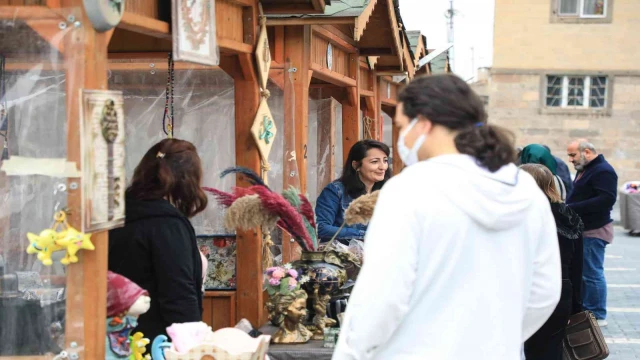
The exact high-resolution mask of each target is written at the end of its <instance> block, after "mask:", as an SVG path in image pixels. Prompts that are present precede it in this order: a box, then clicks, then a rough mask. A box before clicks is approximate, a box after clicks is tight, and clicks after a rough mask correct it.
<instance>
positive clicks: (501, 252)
mask: <svg viewBox="0 0 640 360" xmlns="http://www.w3.org/2000/svg"><path fill="white" fill-rule="evenodd" d="M395 124H396V126H398V127H400V134H401V135H400V136H399V139H398V144H397V146H398V152H399V154H400V156H401V157H402V160H403V162H404V163H405V164H406V165H407V168H406V169H404V171H403V172H402V173H401V174H399V175H397V176H395V177H393V178H392V179H390V180H389V181H388V182H387V183H386V184H385V187H384V188H383V189H382V190H381V192H380V196H379V198H378V202H377V204H376V209H375V213H374V215H373V218H372V220H371V222H370V224H369V228H368V231H367V235H366V237H365V250H364V258H365V261H364V265H363V267H362V269H361V271H360V274H359V276H358V280H357V282H356V285H355V288H354V290H353V292H352V294H351V297H350V299H349V306H348V308H347V312H346V314H345V319H344V322H343V325H342V330H341V334H340V339H339V341H338V345H337V348H336V351H335V353H334V357H333V359H334V360H336V359H337V360H342V359H384V360H394V359H402V360H411V359H438V360H454V359H456V360H457V359H474V360H516V359H520V356H521V348H522V344H523V342H524V341H525V340H526V339H527V338H529V337H530V336H531V335H532V334H533V333H535V332H536V330H538V329H539V328H540V327H541V326H542V325H543V324H544V323H545V321H546V320H547V318H549V316H550V315H551V313H552V312H553V310H554V308H555V307H556V304H557V303H558V301H559V299H560V289H561V267H560V254H559V250H558V238H557V235H556V229H555V226H553V224H554V218H553V214H552V212H551V209H550V205H549V201H548V200H547V198H546V197H545V195H544V194H543V193H542V192H541V191H540V189H539V188H538V186H537V184H536V182H535V181H534V179H533V178H532V177H531V176H530V175H529V174H527V173H525V172H523V171H519V169H518V168H517V167H516V166H515V165H514V164H512V161H513V160H514V159H515V149H514V147H513V136H512V135H511V133H509V132H508V131H507V130H505V129H502V128H500V127H497V126H494V125H489V124H487V115H486V113H485V110H484V105H483V103H482V100H480V98H479V97H478V96H477V95H476V94H475V93H474V92H473V90H471V88H470V87H469V86H468V85H467V84H466V83H465V82H464V81H462V80H461V79H460V78H458V77H456V76H452V75H439V76H427V77H420V78H416V79H415V80H413V82H411V83H410V84H409V85H407V87H406V88H405V89H403V90H402V92H401V93H400V95H399V104H398V107H397V109H396V117H395Z"/></svg>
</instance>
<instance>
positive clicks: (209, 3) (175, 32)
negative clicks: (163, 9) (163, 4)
mask: <svg viewBox="0 0 640 360" xmlns="http://www.w3.org/2000/svg"><path fill="white" fill-rule="evenodd" d="M171 6H172V7H171V18H172V20H171V22H172V23H171V33H172V36H173V60H174V61H190V62H194V63H198V64H203V65H219V64H220V54H219V51H218V43H217V40H216V4H215V0H173V1H172V5H171Z"/></svg>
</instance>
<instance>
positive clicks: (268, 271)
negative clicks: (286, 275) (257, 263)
mask: <svg viewBox="0 0 640 360" xmlns="http://www.w3.org/2000/svg"><path fill="white" fill-rule="evenodd" d="M276 269H278V268H277V267H270V268H268V269H267V275H271V274H273V272H274V271H276Z"/></svg>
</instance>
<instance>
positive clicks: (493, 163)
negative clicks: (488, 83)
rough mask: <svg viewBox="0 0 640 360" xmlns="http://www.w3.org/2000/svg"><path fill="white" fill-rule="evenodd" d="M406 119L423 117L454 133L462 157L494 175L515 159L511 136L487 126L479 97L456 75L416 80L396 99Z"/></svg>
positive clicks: (511, 134) (497, 128)
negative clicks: (470, 157) (464, 155)
mask: <svg viewBox="0 0 640 360" xmlns="http://www.w3.org/2000/svg"><path fill="white" fill-rule="evenodd" d="M398 100H399V101H400V102H401V103H402V105H403V109H404V110H403V111H404V114H405V115H406V116H408V117H409V118H411V119H413V118H416V117H417V116H418V115H422V116H423V117H425V118H426V119H428V120H429V121H431V122H432V123H433V124H437V125H441V126H444V127H446V128H447V129H450V130H454V131H457V132H458V134H457V135H456V137H455V140H454V141H455V145H456V148H457V149H458V151H459V152H460V153H462V154H467V155H471V156H473V157H474V158H476V160H477V162H478V164H480V165H481V166H483V167H485V168H487V169H489V171H492V172H495V171H497V170H498V169H500V168H501V167H502V166H504V165H506V164H509V163H511V162H512V161H513V160H514V159H515V156H516V154H515V149H514V140H515V139H514V135H513V133H512V132H510V131H509V130H506V129H504V128H502V127H499V126H496V125H489V124H487V113H486V112H485V110H484V104H483V103H482V100H481V99H480V97H479V96H478V95H477V94H476V93H475V92H474V91H473V90H472V89H471V87H469V85H468V84H467V83H466V82H464V81H463V80H462V79H460V78H459V77H457V76H455V75H431V76H421V77H417V78H415V79H414V80H413V81H412V82H411V83H410V84H409V85H407V86H406V87H405V88H404V89H403V90H402V91H401V92H400V95H399V96H398Z"/></svg>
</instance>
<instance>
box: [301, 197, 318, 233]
mask: <svg viewBox="0 0 640 360" xmlns="http://www.w3.org/2000/svg"><path fill="white" fill-rule="evenodd" d="M300 201H302V204H301V205H300V212H301V213H302V216H304V217H305V218H307V221H309V224H311V227H313V228H314V229H315V228H316V215H315V212H314V211H313V206H311V202H309V199H307V197H306V196H304V195H302V194H300Z"/></svg>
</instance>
